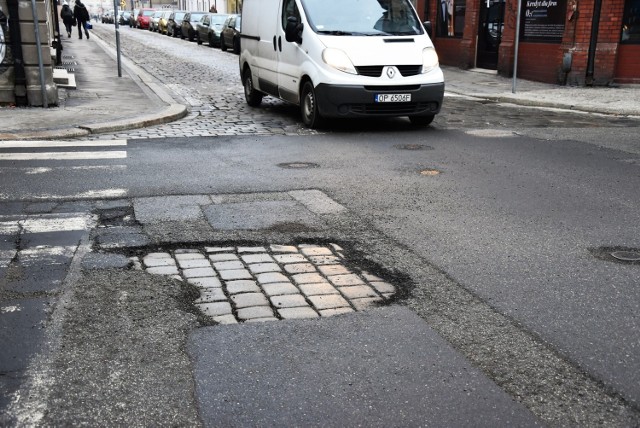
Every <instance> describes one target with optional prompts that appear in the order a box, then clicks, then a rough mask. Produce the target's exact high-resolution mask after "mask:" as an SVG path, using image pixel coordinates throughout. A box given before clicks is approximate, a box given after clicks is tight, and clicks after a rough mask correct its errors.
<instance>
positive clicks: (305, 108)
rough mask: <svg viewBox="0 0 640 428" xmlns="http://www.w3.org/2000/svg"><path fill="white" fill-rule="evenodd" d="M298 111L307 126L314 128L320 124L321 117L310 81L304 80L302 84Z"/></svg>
mask: <svg viewBox="0 0 640 428" xmlns="http://www.w3.org/2000/svg"><path fill="white" fill-rule="evenodd" d="M300 113H302V122H303V123H304V125H305V126H306V127H307V128H311V129H314V128H318V127H320V126H321V125H322V122H323V119H322V116H320V112H319V111H318V99H317V97H316V91H315V89H314V88H313V84H312V83H311V82H305V84H304V85H303V86H302V93H301V97H300Z"/></svg>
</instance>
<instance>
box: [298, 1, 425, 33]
mask: <svg viewBox="0 0 640 428" xmlns="http://www.w3.org/2000/svg"><path fill="white" fill-rule="evenodd" d="M302 5H303V7H304V11H305V14H306V15H307V19H308V21H309V24H310V25H311V27H312V29H313V31H315V32H316V33H319V34H329V35H334V36H347V35H348V36H351V35H354V36H387V35H395V36H404V35H417V34H422V33H423V30H422V26H421V25H420V21H419V20H418V17H417V16H416V14H415V12H414V10H413V8H412V7H411V5H410V4H409V0H323V1H317V0H302Z"/></svg>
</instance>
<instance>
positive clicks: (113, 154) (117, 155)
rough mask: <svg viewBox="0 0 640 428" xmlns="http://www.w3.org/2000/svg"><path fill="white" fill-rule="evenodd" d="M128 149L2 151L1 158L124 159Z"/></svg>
mask: <svg viewBox="0 0 640 428" xmlns="http://www.w3.org/2000/svg"><path fill="white" fill-rule="evenodd" d="M126 157H127V152H126V151H120V150H116V151H106V152H41V153H0V160H79V159H83V160H86V159H123V158H126Z"/></svg>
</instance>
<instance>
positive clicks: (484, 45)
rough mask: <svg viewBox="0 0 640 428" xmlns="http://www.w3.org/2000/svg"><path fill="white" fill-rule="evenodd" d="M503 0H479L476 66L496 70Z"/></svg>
mask: <svg viewBox="0 0 640 428" xmlns="http://www.w3.org/2000/svg"><path fill="white" fill-rule="evenodd" d="M504 5H505V0H480V20H479V21H480V28H479V29H478V51H477V54H476V67H478V68H488V69H490V70H497V68H498V48H499V47H500V41H501V40H502V32H503V31H504Z"/></svg>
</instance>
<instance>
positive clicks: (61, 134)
mask: <svg viewBox="0 0 640 428" xmlns="http://www.w3.org/2000/svg"><path fill="white" fill-rule="evenodd" d="M105 46H106V44H105V43H104V42H102V41H101V40H99V38H98V37H96V36H95V34H93V33H92V36H91V38H90V39H89V40H87V39H83V40H79V39H78V37H77V35H76V34H75V33H74V34H73V35H72V37H71V38H64V39H63V47H64V50H63V51H62V62H63V65H64V66H65V67H66V68H67V69H73V72H74V74H75V80H76V85H77V89H65V88H61V89H59V91H58V92H59V98H60V103H59V105H58V106H57V107H51V108H47V109H43V108H40V107H31V108H29V107H26V108H17V107H8V106H0V123H2V127H0V141H1V140H16V139H64V138H74V137H82V136H86V135H89V134H99V133H104V132H115V131H119V130H127V129H135V128H142V127H146V126H151V125H156V124H160V123H166V122H171V121H174V120H177V119H180V118H182V117H184V116H186V115H187V113H188V111H187V108H186V106H184V105H181V104H177V103H176V102H175V101H174V100H173V99H172V97H171V96H170V95H169V93H168V92H167V90H166V89H164V88H163V87H162V85H160V84H158V83H157V81H155V79H154V78H153V77H152V76H150V75H149V74H148V73H146V72H145V71H144V70H142V69H140V68H139V67H137V66H135V65H133V64H131V63H130V62H129V61H126V59H125V58H123V59H122V62H123V63H124V62H125V61H126V62H127V67H126V68H125V66H124V65H123V66H122V67H121V71H122V77H118V67H117V61H116V58H115V51H113V52H111V53H107V51H106V50H105V49H106V48H105Z"/></svg>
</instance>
